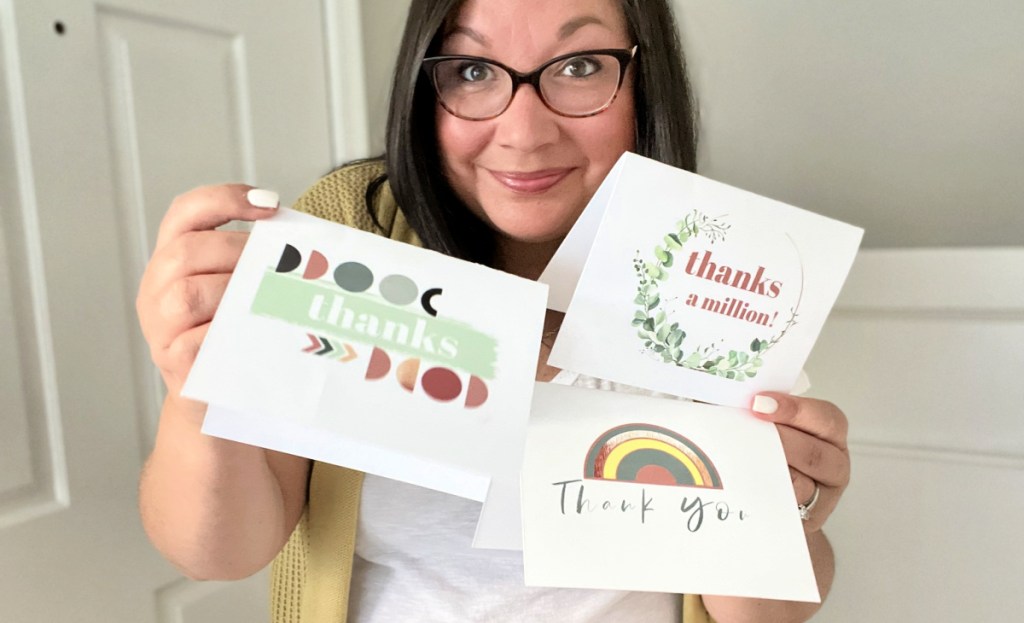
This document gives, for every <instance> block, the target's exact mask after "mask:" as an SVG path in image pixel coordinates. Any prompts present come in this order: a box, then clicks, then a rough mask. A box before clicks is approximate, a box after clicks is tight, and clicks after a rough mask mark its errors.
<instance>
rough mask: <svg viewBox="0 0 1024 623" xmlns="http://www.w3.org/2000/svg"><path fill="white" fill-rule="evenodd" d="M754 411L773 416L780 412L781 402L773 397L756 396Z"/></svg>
mask: <svg viewBox="0 0 1024 623" xmlns="http://www.w3.org/2000/svg"><path fill="white" fill-rule="evenodd" d="M752 408H753V409H754V411H757V412H758V413H764V414H765V415H771V414H772V413H775V412H776V411H778V410H779V402H778V401H777V400H775V399H774V398H772V397H771V396H754V406H753V407H752Z"/></svg>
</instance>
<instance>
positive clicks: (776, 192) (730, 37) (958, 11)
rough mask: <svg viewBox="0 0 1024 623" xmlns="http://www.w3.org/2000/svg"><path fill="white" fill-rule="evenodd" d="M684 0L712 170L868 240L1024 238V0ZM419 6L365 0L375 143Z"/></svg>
mask: <svg viewBox="0 0 1024 623" xmlns="http://www.w3.org/2000/svg"><path fill="white" fill-rule="evenodd" d="M674 4H675V7H676V13H677V16H678V18H679V21H680V24H681V30H682V33H683V36H684V46H685V48H686V50H687V53H688V54H689V57H690V58H689V62H690V67H691V75H692V79H693V82H694V84H695V87H696V90H697V92H698V96H699V98H700V109H701V115H702V132H703V135H702V143H701V173H703V174H705V175H707V176H709V177H712V178H714V179H718V180H721V181H724V182H727V183H731V184H734V185H737V186H740V187H743V188H746V189H748V190H751V191H754V192H757V193H761V194H764V195H767V196H769V197H773V198H775V199H779V200H782V201H787V202H790V203H793V204H795V205H798V206H801V207H804V208H807V209H809V210H813V211H815V212H819V213H821V214H825V215H828V216H832V217H835V218H838V219H842V220H845V221H849V222H852V223H856V224H858V225H861V226H863V227H865V228H866V230H867V233H866V236H865V246H866V247H903V246H972V245H986V246H995V245H1004V246H1019V245H1024V209H1022V208H1024V79H1022V76H1024V45H1021V44H1020V43H1019V38H1020V33H1021V32H1024V2H1020V0H988V1H987V2H985V3H983V4H981V3H965V2H961V1H958V0H896V1H893V0H861V1H859V2H810V1H807V0H804V1H797V0H771V1H770V2H768V1H751V2H742V3H741V2H713V1H710V0H674ZM407 6H408V0H386V1H381V0H363V19H364V26H365V29H366V30H365V46H366V59H367V97H368V100H369V102H368V103H369V115H370V122H371V126H372V129H371V143H372V144H373V146H374V148H375V150H377V151H379V150H380V149H381V147H382V145H383V126H384V121H385V118H386V102H387V93H388V88H389V86H388V77H389V74H390V71H391V68H392V67H393V62H394V55H395V51H396V49H397V42H398V39H399V37H400V36H401V30H402V26H403V20H404V12H405V8H406V7H407ZM641 62H642V59H641Z"/></svg>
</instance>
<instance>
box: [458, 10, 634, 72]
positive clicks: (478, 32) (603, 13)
mask: <svg viewBox="0 0 1024 623" xmlns="http://www.w3.org/2000/svg"><path fill="white" fill-rule="evenodd" d="M443 41H444V42H443V44H442V53H444V54H474V55H484V56H490V57H492V58H495V59H498V60H502V61H504V62H506V63H507V64H510V65H512V66H517V65H520V66H522V67H532V66H533V65H535V64H537V63H539V62H541V61H543V60H546V59H547V58H550V57H551V56H555V55H557V54H560V53H563V52H567V51H574V50H579V49H584V48H601V47H607V48H614V47H627V46H629V45H631V42H630V40H629V35H628V31H627V27H626V19H625V16H624V15H623V12H622V8H621V5H620V0H466V2H464V3H463V4H462V6H461V7H460V8H459V9H458V11H457V12H456V13H455V15H453V16H452V17H451V18H450V19H449V20H448V23H447V24H446V26H445V33H444V40H443ZM522 67H520V68H522Z"/></svg>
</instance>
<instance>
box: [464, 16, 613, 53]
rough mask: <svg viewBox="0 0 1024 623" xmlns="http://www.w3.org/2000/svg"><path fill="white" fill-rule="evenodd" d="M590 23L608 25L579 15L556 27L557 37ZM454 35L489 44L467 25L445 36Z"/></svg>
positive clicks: (565, 35) (561, 37) (559, 37)
mask: <svg viewBox="0 0 1024 623" xmlns="http://www.w3.org/2000/svg"><path fill="white" fill-rule="evenodd" d="M590 24H597V25H598V26H604V27H605V28H607V27H608V26H607V25H606V24H605V23H604V22H602V21H601V20H600V19H599V18H597V17H595V16H593V15H583V16H581V17H577V18H575V19H571V20H569V21H568V22H566V23H565V24H563V25H562V27H561V28H559V29H558V39H559V40H560V41H564V40H565V39H568V38H569V37H571V36H572V35H573V34H574V33H575V32H576V31H577V30H579V29H580V28H583V27H584V26H587V25H590ZM454 35H465V36H466V37H469V38H470V39H472V40H473V41H476V42H477V43H479V44H480V45H482V46H485V47H486V46H489V45H490V40H489V39H488V38H487V37H485V36H484V35H483V34H482V33H480V32H479V31H476V30H473V29H472V28H470V27H469V26H461V25H456V26H454V27H453V28H452V29H451V30H450V31H448V33H447V35H446V38H447V37H451V36H454Z"/></svg>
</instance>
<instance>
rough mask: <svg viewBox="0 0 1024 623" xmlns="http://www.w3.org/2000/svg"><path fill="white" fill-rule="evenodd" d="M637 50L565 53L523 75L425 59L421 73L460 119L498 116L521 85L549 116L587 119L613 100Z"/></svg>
mask: <svg viewBox="0 0 1024 623" xmlns="http://www.w3.org/2000/svg"><path fill="white" fill-rule="evenodd" d="M636 48H637V46H633V47H632V48H630V49H628V50H585V51H581V52H572V53H570V54H563V55H562V56H557V57H555V58H553V59H551V60H549V61H548V62H546V63H544V64H543V65H541V66H540V67H538V68H536V69H534V70H533V71H530V72H527V73H520V72H518V71H516V70H514V69H512V68H511V67H508V66H506V65H502V64H501V63H499V62H498V61H493V60H491V59H489V58H482V57H479V56H433V57H430V58H425V59H423V71H425V72H426V73H427V75H428V76H430V80H431V82H433V83H434V90H435V91H437V98H438V101H440V103H441V106H444V109H445V110H447V111H448V112H450V113H451V114H453V115H455V116H456V117H459V118H460V119H468V120H470V121H483V120H486V119H493V118H495V117H497V116H498V115H500V114H501V113H503V112H505V110H506V109H507V108H508V107H509V104H511V103H512V98H513V97H515V94H516V91H518V90H519V87H521V86H522V85H524V84H529V85H531V86H532V87H533V89H534V90H535V91H536V92H537V94H538V95H539V96H540V99H541V101H542V102H544V105H545V106H547V107H548V108H549V109H550V110H551V111H552V112H555V113H557V114H559V115H562V116H563V117H589V116H591V115H596V114H598V113H600V112H603V111H604V110H605V109H607V108H608V107H609V106H611V105H612V102H614V101H615V96H616V95H618V93H619V88H620V87H621V86H622V80H623V78H624V77H625V75H626V68H627V67H628V66H629V63H630V61H631V60H633V57H634V56H635V55H636Z"/></svg>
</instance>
